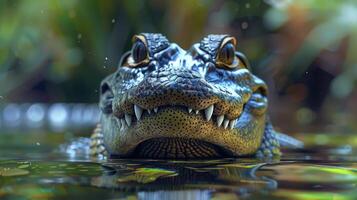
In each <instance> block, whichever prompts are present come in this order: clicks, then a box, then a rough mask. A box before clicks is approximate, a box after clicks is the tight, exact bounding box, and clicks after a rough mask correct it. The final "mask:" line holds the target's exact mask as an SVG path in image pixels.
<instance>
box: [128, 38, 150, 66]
mask: <svg viewBox="0 0 357 200" xmlns="http://www.w3.org/2000/svg"><path fill="white" fill-rule="evenodd" d="M147 54H148V51H147V49H146V46H145V44H144V42H142V41H141V40H139V39H137V40H136V41H135V43H134V45H133V48H132V50H131V55H132V57H133V59H134V62H135V63H140V62H142V61H144V60H145V59H146V58H147Z"/></svg>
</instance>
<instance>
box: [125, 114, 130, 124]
mask: <svg viewBox="0 0 357 200" xmlns="http://www.w3.org/2000/svg"><path fill="white" fill-rule="evenodd" d="M125 121H126V123H127V125H128V127H130V126H131V116H130V115H128V114H125Z"/></svg>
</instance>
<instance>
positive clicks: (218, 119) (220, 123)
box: [217, 115, 224, 127]
mask: <svg viewBox="0 0 357 200" xmlns="http://www.w3.org/2000/svg"><path fill="white" fill-rule="evenodd" d="M223 120H224V115H220V116H218V117H217V126H218V127H220V126H221V125H222V122H223Z"/></svg>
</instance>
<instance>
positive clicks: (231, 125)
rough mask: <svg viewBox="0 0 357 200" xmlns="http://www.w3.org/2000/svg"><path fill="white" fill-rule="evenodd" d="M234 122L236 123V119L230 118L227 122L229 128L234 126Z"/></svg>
mask: <svg viewBox="0 0 357 200" xmlns="http://www.w3.org/2000/svg"><path fill="white" fill-rule="evenodd" d="M236 123H237V119H233V120H231V121H230V122H229V129H231V130H232V129H233V128H234V126H235V125H236Z"/></svg>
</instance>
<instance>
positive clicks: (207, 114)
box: [205, 105, 214, 121]
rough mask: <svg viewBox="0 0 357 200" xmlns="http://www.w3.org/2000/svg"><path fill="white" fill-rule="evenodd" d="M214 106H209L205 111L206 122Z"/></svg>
mask: <svg viewBox="0 0 357 200" xmlns="http://www.w3.org/2000/svg"><path fill="white" fill-rule="evenodd" d="M213 109H214V105H210V106H209V107H208V108H206V109H205V115H206V120H207V121H209V120H210V119H211V117H212V114H213Z"/></svg>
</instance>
